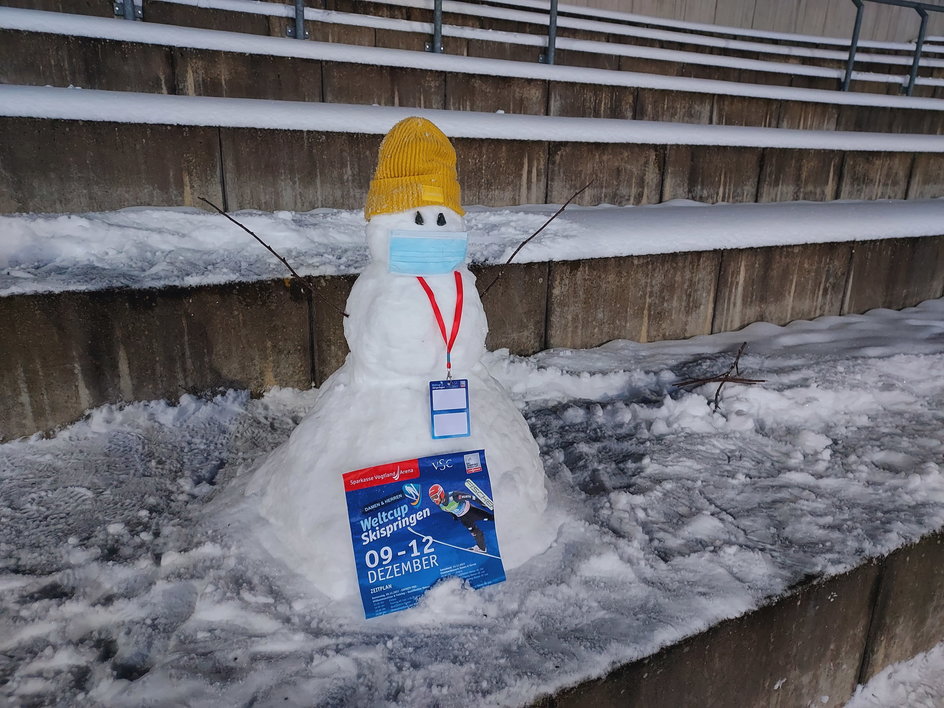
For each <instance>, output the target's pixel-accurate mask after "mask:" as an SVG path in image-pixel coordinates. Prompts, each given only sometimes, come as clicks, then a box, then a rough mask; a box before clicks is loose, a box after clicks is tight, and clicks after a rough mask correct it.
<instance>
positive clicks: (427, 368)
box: [247, 117, 554, 599]
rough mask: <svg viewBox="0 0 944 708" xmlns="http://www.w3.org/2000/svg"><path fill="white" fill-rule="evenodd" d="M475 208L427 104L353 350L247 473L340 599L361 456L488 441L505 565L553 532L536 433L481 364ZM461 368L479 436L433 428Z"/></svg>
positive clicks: (372, 195)
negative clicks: (427, 115) (469, 223)
mask: <svg viewBox="0 0 944 708" xmlns="http://www.w3.org/2000/svg"><path fill="white" fill-rule="evenodd" d="M464 214H465V212H464V211H463V209H462V206H461V202H460V190H459V183H458V181H457V176H456V156H455V151H454V149H453V147H452V145H451V144H450V142H449V140H448V138H447V137H446V136H445V135H444V134H443V133H442V132H441V131H440V130H439V129H438V128H437V127H436V126H435V125H434V124H433V123H431V122H430V121H428V120H426V119H424V118H417V117H412V118H406V119H404V120H402V121H400V122H399V123H397V124H396V125H395V126H394V127H393V128H392V129H391V130H390V132H389V133H388V134H387V136H386V137H385V138H384V140H383V142H382V144H381V146H380V153H379V159H378V164H377V168H376V171H375V173H374V178H373V180H372V181H371V183H370V190H369V193H368V195H367V205H366V208H365V217H366V218H367V220H368V223H367V245H368V248H369V252H370V263H369V265H368V266H367V267H366V268H365V270H364V271H363V272H362V273H361V274H360V276H359V277H358V278H357V281H356V282H355V283H354V287H353V289H352V291H351V295H350V297H349V299H348V301H347V308H346V312H347V313H348V317H347V318H345V320H344V335H345V338H346V339H347V342H348V345H349V347H350V354H349V355H348V357H347V359H346V360H345V362H344V364H343V365H342V366H341V368H340V369H338V370H337V371H336V372H335V373H334V374H333V375H332V376H331V377H330V378H329V379H328V380H327V381H325V383H324V384H323V385H322V387H321V389H320V390H319V392H318V397H317V399H316V401H315V403H314V406H313V408H312V410H311V412H310V413H309V414H308V415H307V416H306V417H305V419H304V420H303V421H302V422H301V423H300V424H299V425H298V427H297V428H296V429H295V430H294V431H293V433H292V435H291V437H290V438H289V440H288V441H287V442H286V443H284V444H283V445H282V446H281V447H280V448H278V449H277V450H275V451H274V452H273V453H272V454H271V455H270V456H269V457H268V458H267V459H266V461H265V462H264V463H263V465H262V466H261V467H260V468H259V469H258V471H257V472H256V473H255V474H254V476H253V477H252V479H251V480H250V481H249V484H248V486H247V494H248V495H250V497H251V499H254V500H256V501H257V503H258V508H259V511H260V512H261V514H262V516H263V517H265V518H266V519H268V521H269V522H270V530H271V535H270V539H269V542H267V543H266V545H267V546H268V547H269V549H270V551H273V552H274V553H275V554H276V555H281V556H282V557H283V558H284V559H285V560H286V561H287V562H288V563H289V564H290V565H291V566H292V567H293V568H295V569H296V570H298V571H300V572H301V573H302V574H303V575H305V576H307V578H308V579H309V580H310V581H311V583H312V584H313V585H314V586H315V587H316V588H317V589H318V590H320V591H321V592H323V593H324V594H325V595H327V596H329V597H331V598H333V599H342V598H345V597H357V593H358V587H357V577H356V573H355V566H354V556H353V550H352V545H351V538H350V526H349V520H348V517H347V513H346V502H345V492H344V487H343V483H342V475H343V474H344V473H346V472H350V471H352V470H358V469H363V468H367V467H371V466H374V465H378V464H384V463H389V462H396V461H398V460H405V459H413V458H418V457H424V456H427V455H437V454H443V453H450V452H458V451H462V450H474V449H480V448H481V449H484V450H485V455H486V459H487V461H488V467H489V470H490V475H491V480H492V490H493V494H494V503H495V523H496V531H497V533H498V538H499V543H500V546H501V549H502V558H503V561H504V566H505V568H506V569H512V568H515V567H516V566H519V565H521V564H522V563H524V562H525V561H526V560H528V559H529V558H531V557H533V556H534V555H537V554H538V553H541V552H543V551H544V550H545V549H546V548H547V547H548V545H549V544H550V541H551V538H552V536H553V534H554V529H553V528H552V527H551V526H550V524H549V523H548V521H547V519H546V518H545V510H546V506H547V492H546V489H545V485H544V479H545V477H544V468H543V466H542V464H541V460H540V457H539V454H538V447H537V444H536V443H535V441H534V438H533V437H532V435H531V432H530V430H529V429H528V426H527V423H526V422H525V420H524V418H523V417H522V415H521V413H520V412H519V411H518V409H517V408H516V407H515V405H514V404H513V403H512V401H511V399H510V398H509V396H508V394H507V392H506V391H505V390H504V389H503V388H502V386H501V385H500V384H499V383H498V382H497V381H495V379H493V378H492V377H491V376H490V375H489V373H488V371H487V370H486V369H485V367H484V365H483V364H482V356H483V355H484V354H485V335H486V334H487V332H488V324H487V322H486V319H485V311H484V309H483V308H482V302H481V300H480V298H479V295H478V292H477V290H476V288H475V278H474V276H473V275H472V274H471V273H470V272H469V270H468V268H467V267H466V254H467V239H468V234H467V232H466V227H465V220H464V218H463V216H464ZM458 380H466V381H468V398H469V407H470V415H469V421H470V425H469V430H468V431H467V432H468V436H467V437H461V438H434V437H433V433H434V430H433V429H432V428H431V421H430V416H431V411H430V403H429V400H430V382H438V381H442V382H448V381H458Z"/></svg>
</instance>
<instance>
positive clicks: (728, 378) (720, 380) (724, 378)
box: [675, 342, 766, 410]
mask: <svg viewBox="0 0 944 708" xmlns="http://www.w3.org/2000/svg"><path fill="white" fill-rule="evenodd" d="M746 346H747V342H744V343H742V344H741V346H740V347H738V350H737V354H736V355H735V357H734V363H733V364H731V366H729V367H728V370H727V371H725V372H724V373H723V374H716V375H715V376H708V377H706V378H701V379H687V380H686V381H679V382H678V383H677V384H675V386H676V388H686V387H689V386H691V387H692V388H697V387H698V386H704V385H705V384H710V383H717V384H718V388H717V390H716V391H715V396H714V400H713V401H712V405H713V406H714V409H715V410H718V407H719V406H720V405H721V389H722V388H723V387H724V385H725V384H726V383H736V384H745V385H751V384H759V383H764V382H765V381H766V379H747V378H744V377H742V376H741V375H740V374H741V368H740V367H741V354H743V353H744V348H745V347H746ZM732 373H733V374H735V375H734V376H732V375H731V374H732Z"/></svg>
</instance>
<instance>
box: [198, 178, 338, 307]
mask: <svg viewBox="0 0 944 708" xmlns="http://www.w3.org/2000/svg"><path fill="white" fill-rule="evenodd" d="M200 201H202V202H206V203H207V204H209V205H210V206H211V207H213V208H214V209H216V211H218V212H219V213H220V214H222V215H223V216H225V217H226V218H227V219H229V220H230V221H232V222H233V223H234V224H236V226H238V227H239V228H241V229H242V230H243V231H245V232H246V233H247V234H249V235H250V236H252V237H253V238H254V239H256V241H258V242H259V243H261V244H262V245H263V246H265V249H266V250H267V251H268V252H269V253H271V254H272V255H273V256H275V257H276V258H278V259H279V261H281V262H282V264H283V265H284V266H285V267H286V268H288V270H289V272H290V273H291V274H292V275H293V276H295V277H296V278H297V279H298V283H299V285H301V286H302V288H303V289H304V290H305V292H307V293H308V294H309V295H311V296H312V297H314V298H317V299H319V300H321V301H322V302H323V303H325V304H326V305H328V306H329V307H331V308H332V309H333V310H336V311H337V312H340V313H341V314H342V315H343V316H344V317H347V313H346V312H345V311H344V310H342V309H341V308H339V307H338V306H337V305H335V304H334V303H332V302H328V301H327V300H325V298H324V297H322V296H321V295H320V294H319V293H316V292H315V290H314V288H312V287H311V285H309V284H308V281H307V280H305V279H304V278H303V277H302V276H300V275H299V274H298V272H297V271H296V270H295V269H294V268H292V265H291V264H290V263H289V262H288V261H287V260H285V259H284V258H283V257H282V256H280V255H279V254H278V253H277V252H276V251H275V249H274V248H272V246H270V245H269V244H267V243H266V242H265V241H263V240H262V239H261V238H259V237H258V236H257V235H256V234H255V232H254V231H252V229H250V228H248V227H247V226H245V225H244V224H241V223H239V222H238V221H236V219H234V218H233V217H231V216H230V215H229V214H227V213H226V212H225V211H223V210H222V209H220V207H218V206H217V205H216V204H214V203H213V202H211V201H210V200H209V199H207V198H206V197H200Z"/></svg>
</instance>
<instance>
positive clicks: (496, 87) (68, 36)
mask: <svg viewBox="0 0 944 708" xmlns="http://www.w3.org/2000/svg"><path fill="white" fill-rule="evenodd" d="M260 76H265V77H267V78H266V80H264V81H260V80H259V77H260ZM0 82H2V83H8V84H26V85H39V86H42V85H52V86H79V87H82V88H86V89H88V88H91V89H106V90H128V91H143V92H154V93H169V94H170V93H173V94H186V95H215V96H229V97H236V98H266V99H281V100H304V101H325V102H330V103H363V104H369V105H370V104H377V105H401V106H415V107H418V108H446V109H450V110H465V111H489V112H490V111H498V110H503V111H505V112H507V113H531V114H546V115H563V116H583V117H597V118H632V119H637V120H657V121H677V122H683V123H703V124H709V123H713V124H723V125H755V126H766V127H781V128H815V129H825V130H832V129H839V130H864V131H872V132H902V133H924V132H928V133H931V132H944V120H941V116H942V115H944V101H942V100H939V99H938V100H933V99H932V100H928V99H924V100H922V99H909V98H906V97H891V96H889V97H883V98H881V99H879V98H877V97H874V96H869V95H866V96H863V95H862V94H856V93H851V94H850V93H837V92H833V91H821V90H814V89H790V88H787V87H770V86H766V87H765V86H759V85H746V84H740V83H738V84H734V83H730V82H719V81H712V80H708V79H682V78H676V77H658V76H652V75H639V74H629V73H627V72H620V71H611V70H605V69H577V68H575V67H560V66H554V67H550V66H545V65H540V64H522V63H519V62H508V61H500V60H485V59H481V58H473V57H448V56H442V55H432V54H429V53H416V52H403V51H393V52H392V51H390V50H383V49H377V48H367V47H353V46H350V45H340V46H339V45H335V44H326V43H320V42H294V41H289V40H279V39H275V38H264V37H257V36H249V37H247V36H245V35H242V34H238V33H231V32H220V31H214V30H199V29H181V28H177V27H172V26H168V25H154V24H149V25H145V24H143V23H137V22H116V21H113V20H107V19H98V18H82V17H75V16H69V15H62V14H52V13H39V12H32V13H30V12H18V11H10V10H7V11H5V12H4V11H2V10H0Z"/></svg>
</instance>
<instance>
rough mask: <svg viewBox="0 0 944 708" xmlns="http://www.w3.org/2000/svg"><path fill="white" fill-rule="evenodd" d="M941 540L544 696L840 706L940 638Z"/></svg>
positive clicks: (557, 706)
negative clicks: (860, 688)
mask: <svg viewBox="0 0 944 708" xmlns="http://www.w3.org/2000/svg"><path fill="white" fill-rule="evenodd" d="M942 611H944V534H942V533H941V532H937V533H932V534H929V535H928V536H926V537H925V538H923V539H922V540H920V541H918V542H917V543H914V544H910V545H908V546H905V547H903V548H899V549H898V550H896V551H894V552H893V553H891V554H889V555H888V556H885V557H883V558H876V559H874V560H873V561H871V562H867V563H864V564H862V565H861V566H859V567H858V568H855V569H854V570H851V571H849V572H846V573H843V574H841V575H836V576H833V577H830V578H820V579H816V580H814V581H811V582H808V583H806V584H804V585H802V586H801V587H798V588H796V589H795V590H794V591H793V592H791V593H789V594H788V595H786V596H785V597H783V598H782V599H779V600H778V601H776V602H773V603H771V604H769V605H767V606H765V607H762V608H761V609H759V610H755V611H753V612H749V613H747V614H745V615H743V616H741V617H738V618H736V619H733V620H728V621H725V622H722V623H720V624H718V625H715V626H714V627H711V628H710V629H708V630H707V631H705V632H702V633H700V634H697V635H695V636H693V637H691V638H689V639H686V640H685V641H682V642H680V643H678V644H675V645H673V646H670V647H667V648H666V649H663V650H662V651H660V652H659V653H658V654H655V655H653V656H649V657H646V658H644V659H641V660H639V661H636V662H633V663H630V664H625V665H623V666H619V667H617V668H615V669H613V670H612V671H611V672H610V673H609V674H607V675H606V676H604V677H602V678H600V679H596V680H593V681H587V682H585V683H583V684H580V685H578V686H574V687H572V688H570V689H567V690H564V691H561V692H560V693H558V694H557V695H554V696H548V697H546V698H545V699H543V700H539V701H537V702H536V703H535V705H536V706H542V707H543V708H565V707H570V706H574V707H575V708H577V707H579V706H587V705H593V706H599V707H601V708H604V707H607V708H608V707H610V706H614V707H615V706H620V707H622V706H674V707H677V708H686V707H689V706H690V707H692V708H695V707H700V706H706V705H712V706H805V705H823V706H842V705H845V703H846V701H848V700H849V699H850V698H851V697H852V693H853V691H854V690H855V687H856V685H858V684H864V683H866V682H867V681H868V680H869V679H871V678H872V677H874V676H875V675H876V674H878V673H879V672H880V671H881V670H882V669H883V668H885V667H886V666H889V665H891V664H894V663H898V662H901V661H905V660H907V659H909V658H911V657H913V656H916V655H917V654H920V653H922V652H925V651H928V650H930V649H931V648H933V647H934V646H936V645H937V644H938V643H939V642H941V641H942V640H944V624H942V623H941V622H940V621H939V617H940V613H941V612H942Z"/></svg>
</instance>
